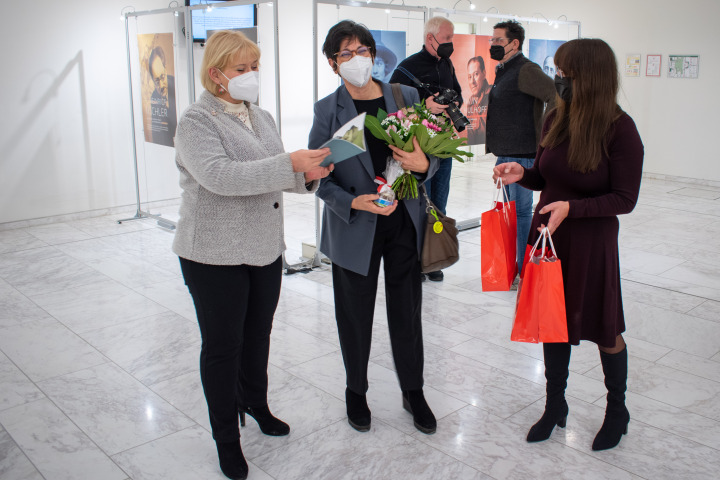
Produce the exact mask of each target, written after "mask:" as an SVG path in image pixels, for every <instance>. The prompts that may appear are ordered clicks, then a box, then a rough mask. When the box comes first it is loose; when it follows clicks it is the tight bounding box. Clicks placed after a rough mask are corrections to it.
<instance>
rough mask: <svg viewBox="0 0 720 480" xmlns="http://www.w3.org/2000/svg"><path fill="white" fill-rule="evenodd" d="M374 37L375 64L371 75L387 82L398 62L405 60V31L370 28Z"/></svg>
mask: <svg viewBox="0 0 720 480" xmlns="http://www.w3.org/2000/svg"><path fill="white" fill-rule="evenodd" d="M370 33H371V34H372V36H373V39H375V50H377V55H376V56H375V64H374V65H373V70H372V76H373V78H376V79H378V80H380V81H381V82H389V81H390V77H391V76H392V73H393V70H395V67H397V65H398V63H400V62H401V61H403V60H405V57H406V54H405V32H401V31H397V30H370Z"/></svg>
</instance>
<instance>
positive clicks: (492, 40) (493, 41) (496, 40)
mask: <svg viewBox="0 0 720 480" xmlns="http://www.w3.org/2000/svg"><path fill="white" fill-rule="evenodd" d="M501 40H507V43H510V42H511V40H510V39H509V38H505V37H493V38H489V39H488V43H489V44H490V45H498V44H499V43H500V41H501Z"/></svg>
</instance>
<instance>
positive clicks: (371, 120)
mask: <svg viewBox="0 0 720 480" xmlns="http://www.w3.org/2000/svg"><path fill="white" fill-rule="evenodd" d="M365 126H366V127H367V129H368V130H370V133H372V134H373V136H374V137H375V138H378V139H380V140H382V141H384V142H388V143H390V141H391V139H390V136H389V135H388V134H387V132H385V129H384V128H383V127H382V125H380V121H379V120H378V119H377V118H375V117H373V116H372V115H366V116H365Z"/></svg>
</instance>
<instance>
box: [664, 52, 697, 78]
mask: <svg viewBox="0 0 720 480" xmlns="http://www.w3.org/2000/svg"><path fill="white" fill-rule="evenodd" d="M669 57H670V58H669V60H668V77H670V78H698V56H697V55H670V56H669Z"/></svg>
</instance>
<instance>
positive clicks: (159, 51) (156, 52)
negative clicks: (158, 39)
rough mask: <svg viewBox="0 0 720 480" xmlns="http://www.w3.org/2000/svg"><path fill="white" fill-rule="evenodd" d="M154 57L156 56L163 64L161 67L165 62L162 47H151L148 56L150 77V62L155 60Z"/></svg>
mask: <svg viewBox="0 0 720 480" xmlns="http://www.w3.org/2000/svg"><path fill="white" fill-rule="evenodd" d="M155 57H158V58H159V59H160V61H161V62H162V64H163V67H164V66H165V65H166V64H165V52H163V49H162V47H155V48H153V49H152V52H150V58H149V59H148V72H149V73H150V77H152V74H153V73H152V64H153V60H155Z"/></svg>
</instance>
